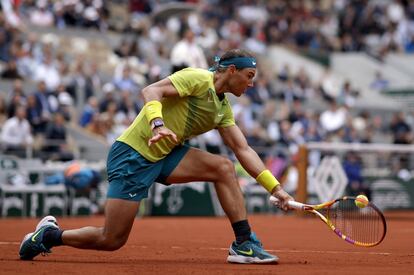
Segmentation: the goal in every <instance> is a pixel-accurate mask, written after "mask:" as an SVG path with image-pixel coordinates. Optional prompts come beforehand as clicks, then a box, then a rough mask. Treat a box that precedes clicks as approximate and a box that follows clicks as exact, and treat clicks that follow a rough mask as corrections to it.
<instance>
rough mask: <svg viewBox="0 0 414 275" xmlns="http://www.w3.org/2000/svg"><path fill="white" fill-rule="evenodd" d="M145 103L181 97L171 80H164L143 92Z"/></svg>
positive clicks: (149, 86)
mask: <svg viewBox="0 0 414 275" xmlns="http://www.w3.org/2000/svg"><path fill="white" fill-rule="evenodd" d="M142 96H143V97H144V102H145V103H147V102H150V101H152V100H156V101H161V99H162V98H163V97H170V96H179V93H178V91H177V89H176V88H175V87H174V85H173V84H172V82H171V80H170V79H169V78H164V79H162V80H160V81H157V82H155V83H153V84H151V85H148V86H147V87H145V88H144V89H143V90H142Z"/></svg>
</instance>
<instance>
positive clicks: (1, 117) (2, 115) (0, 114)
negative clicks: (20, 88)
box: [0, 91, 7, 129]
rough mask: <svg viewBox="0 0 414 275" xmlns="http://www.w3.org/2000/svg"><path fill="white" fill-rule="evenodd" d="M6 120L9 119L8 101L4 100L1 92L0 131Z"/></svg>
mask: <svg viewBox="0 0 414 275" xmlns="http://www.w3.org/2000/svg"><path fill="white" fill-rule="evenodd" d="M6 119H7V104H6V99H5V98H4V95H3V94H2V93H1V91H0V129H1V125H3V123H4V122H5V121H6Z"/></svg>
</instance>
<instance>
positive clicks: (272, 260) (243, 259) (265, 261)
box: [227, 255, 279, 264]
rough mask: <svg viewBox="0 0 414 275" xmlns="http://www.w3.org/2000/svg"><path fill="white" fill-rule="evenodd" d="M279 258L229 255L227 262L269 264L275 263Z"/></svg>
mask: <svg viewBox="0 0 414 275" xmlns="http://www.w3.org/2000/svg"><path fill="white" fill-rule="evenodd" d="M278 260H279V258H277V257H275V258H270V259H259V258H257V257H245V256H241V255H229V256H228V257H227V262H229V263H236V264H269V263H277V262H278Z"/></svg>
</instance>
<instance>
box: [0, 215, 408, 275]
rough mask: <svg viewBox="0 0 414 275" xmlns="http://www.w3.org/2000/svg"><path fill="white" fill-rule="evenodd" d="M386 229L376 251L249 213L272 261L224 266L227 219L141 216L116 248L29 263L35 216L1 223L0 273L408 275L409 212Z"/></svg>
mask: <svg viewBox="0 0 414 275" xmlns="http://www.w3.org/2000/svg"><path fill="white" fill-rule="evenodd" d="M386 218H387V222H388V233H387V236H386V238H385V240H384V242H383V243H381V244H380V245H379V246H378V247H374V248H360V247H355V246H352V245H350V244H348V243H346V242H344V241H342V240H340V239H339V238H338V237H336V236H335V235H334V234H333V233H332V232H331V231H329V230H328V229H327V228H326V225H325V224H323V223H322V222H320V221H319V220H318V219H317V218H313V217H307V218H299V217H295V216H286V215H256V216H250V222H251V224H252V226H253V229H254V230H255V231H256V232H257V233H258V236H259V237H260V238H261V240H262V242H263V243H264V244H265V248H266V249H267V250H269V251H271V252H272V253H275V254H277V255H278V256H279V257H280V261H279V264H277V265H236V264H228V263H226V256H227V248H228V246H229V245H230V242H231V241H232V240H233V233H232V231H231V227H230V226H229V224H228V221H227V219H226V218H224V217H220V218H214V217H211V218H207V217H188V218H187V217H185V218H175V217H144V218H138V219H137V220H136V222H135V225H134V227H133V229H132V234H131V236H130V238H129V240H128V243H127V244H126V246H124V247H123V248H121V249H120V250H118V251H115V252H97V251H86V250H77V249H73V248H69V247H56V248H54V249H53V250H54V251H53V254H51V255H49V256H47V257H42V256H38V257H37V258H36V259H35V260H34V261H28V262H24V261H20V260H19V259H18V249H19V244H20V241H21V239H22V237H23V236H24V234H25V233H27V232H29V231H32V230H33V229H34V227H35V226H36V223H37V219H2V220H0V234H1V239H0V247H1V249H0V251H1V253H0V260H1V269H0V273H1V274H29V273H33V274H92V273H94V274H214V273H216V274H329V273H335V274H408V273H410V272H411V271H413V270H414V245H413V244H414V243H413V240H414V239H413V234H414V212H398V213H397V212H390V213H386ZM103 220H104V219H103V216H92V217H84V218H60V219H58V221H59V223H60V226H61V227H62V228H64V229H70V228H77V227H80V226H87V225H96V226H100V225H101V224H102V223H103Z"/></svg>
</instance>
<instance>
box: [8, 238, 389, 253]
mask: <svg viewBox="0 0 414 275" xmlns="http://www.w3.org/2000/svg"><path fill="white" fill-rule="evenodd" d="M0 245H20V243H19V242H1V241H0ZM134 246H135V247H139V248H148V247H147V246H142V245H141V246H140V245H134ZM171 248H172V249H184V247H180V246H172V247H171ZM200 249H204V250H228V248H219V247H200ZM266 251H269V252H280V253H320V254H322V253H323V254H364V255H367V254H368V255H381V256H389V255H391V253H389V252H360V251H332V250H283V249H266Z"/></svg>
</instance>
